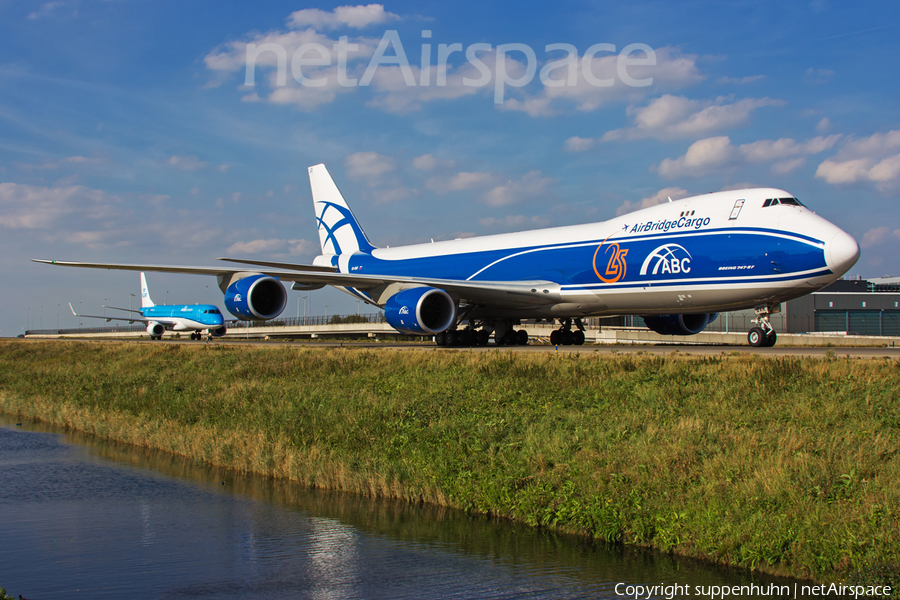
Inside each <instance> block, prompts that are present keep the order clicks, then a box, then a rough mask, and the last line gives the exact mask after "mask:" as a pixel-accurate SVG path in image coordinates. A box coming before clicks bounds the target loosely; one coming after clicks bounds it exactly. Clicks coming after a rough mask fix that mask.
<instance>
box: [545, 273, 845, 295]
mask: <svg viewBox="0 0 900 600" xmlns="http://www.w3.org/2000/svg"><path fill="white" fill-rule="evenodd" d="M823 275H833V272H832V271H831V270H830V269H823V270H821V271H816V272H814V273H806V272H804V273H801V274H793V275H785V276H782V277H770V276H758V277H755V278H753V279H750V278H744V279H712V278H704V279H681V280H665V281H645V282H642V283H611V284H607V283H597V284H593V285H581V286H579V285H564V286H561V288H562V290H563V291H565V292H572V291H597V290H604V291H610V292H614V291H616V290H620V289H626V288H641V287H642V288H651V287H671V286H678V285H682V286H691V287H701V286H702V287H711V286H716V285H730V284H735V283H750V284H757V283H759V284H765V283H780V282H783V281H795V280H797V279H810V278H812V277H821V276H823Z"/></svg>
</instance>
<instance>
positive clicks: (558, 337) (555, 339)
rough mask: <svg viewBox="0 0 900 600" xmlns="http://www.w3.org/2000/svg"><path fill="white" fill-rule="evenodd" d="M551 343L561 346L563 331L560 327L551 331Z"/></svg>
mask: <svg viewBox="0 0 900 600" xmlns="http://www.w3.org/2000/svg"><path fill="white" fill-rule="evenodd" d="M550 343H551V344H553V345H554V346H559V345H560V344H561V343H562V331H560V330H559V329H554V330H553V331H551V332H550Z"/></svg>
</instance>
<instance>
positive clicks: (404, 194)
mask: <svg viewBox="0 0 900 600" xmlns="http://www.w3.org/2000/svg"><path fill="white" fill-rule="evenodd" d="M371 193H372V196H373V199H374V200H375V202H377V203H379V204H386V203H390V202H397V201H398V200H407V199H409V198H412V197H413V196H415V195H416V193H417V192H416V190H414V189H411V188H408V187H406V186H405V185H401V186H397V187H390V188H383V189H378V190H373V191H372V192H371Z"/></svg>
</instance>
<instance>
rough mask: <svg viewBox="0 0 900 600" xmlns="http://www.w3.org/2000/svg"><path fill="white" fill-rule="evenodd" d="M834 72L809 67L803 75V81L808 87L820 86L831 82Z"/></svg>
mask: <svg viewBox="0 0 900 600" xmlns="http://www.w3.org/2000/svg"><path fill="white" fill-rule="evenodd" d="M832 77H834V71H832V70H831V69H814V68H812V67H810V68H809V69H807V70H806V72H805V73H804V74H803V81H805V82H806V83H807V84H808V85H822V84H825V83H828V82H829V81H831V78H832Z"/></svg>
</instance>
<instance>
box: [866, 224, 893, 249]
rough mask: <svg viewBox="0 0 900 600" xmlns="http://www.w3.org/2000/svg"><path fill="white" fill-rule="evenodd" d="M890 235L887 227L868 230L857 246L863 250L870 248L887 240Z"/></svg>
mask: <svg viewBox="0 0 900 600" xmlns="http://www.w3.org/2000/svg"><path fill="white" fill-rule="evenodd" d="M890 234H891V230H890V228H889V227H876V228H875V229H870V230H869V231H867V232H865V233H864V234H863V238H862V240H861V241H860V243H859V245H860V246H862V247H863V248H871V247H872V246H877V245H878V244H880V243H881V242H883V241H884V240H885V239H887V237H888V236H889V235H890Z"/></svg>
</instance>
